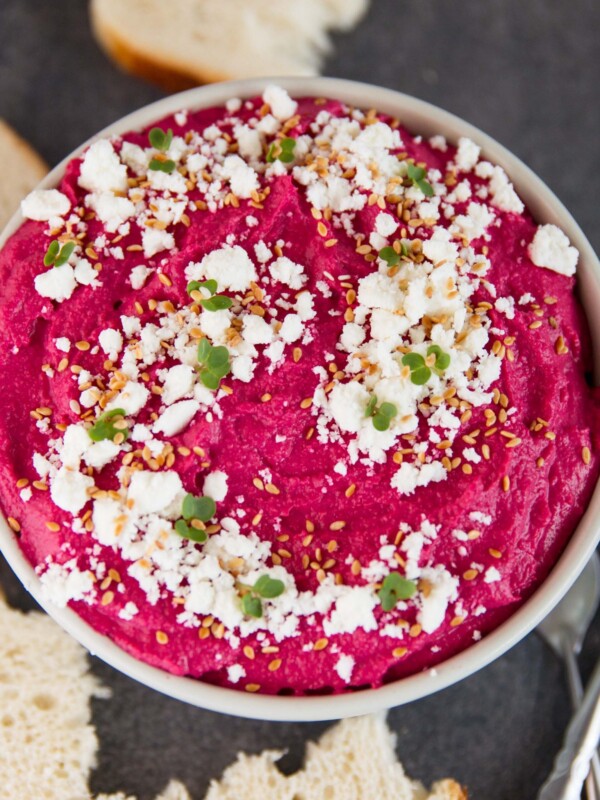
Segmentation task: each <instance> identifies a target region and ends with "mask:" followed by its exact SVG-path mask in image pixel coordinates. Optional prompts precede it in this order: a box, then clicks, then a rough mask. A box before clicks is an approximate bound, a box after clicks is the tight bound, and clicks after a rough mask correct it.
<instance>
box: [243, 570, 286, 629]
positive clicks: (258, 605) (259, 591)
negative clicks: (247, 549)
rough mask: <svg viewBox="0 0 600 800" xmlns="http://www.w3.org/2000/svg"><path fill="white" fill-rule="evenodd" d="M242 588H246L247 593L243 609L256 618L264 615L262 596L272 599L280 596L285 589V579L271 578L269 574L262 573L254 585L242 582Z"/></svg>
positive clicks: (247, 614) (244, 597)
mask: <svg viewBox="0 0 600 800" xmlns="http://www.w3.org/2000/svg"><path fill="white" fill-rule="evenodd" d="M241 588H242V589H244V590H245V594H244V595H243V597H242V610H243V612H244V614H246V616H248V617H255V618H256V619H259V618H260V617H262V615H263V606H262V601H261V598H263V599H264V600H272V599H273V598H274V597H279V595H280V594H283V592H284V590H285V586H284V584H283V581H280V580H277V578H271V576H270V575H268V574H266V575H261V576H260V578H259V579H258V580H257V581H256V583H255V584H254V586H246V585H244V584H241Z"/></svg>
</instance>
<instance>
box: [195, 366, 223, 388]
mask: <svg viewBox="0 0 600 800" xmlns="http://www.w3.org/2000/svg"><path fill="white" fill-rule="evenodd" d="M200 380H201V381H202V383H203V384H204V385H205V386H206V388H207V389H210V390H211V391H213V392H216V391H217V389H218V388H219V386H220V385H221V378H220V377H219V376H218V375H215V374H214V372H209V371H208V370H206V369H204V370H202V372H201V373H200Z"/></svg>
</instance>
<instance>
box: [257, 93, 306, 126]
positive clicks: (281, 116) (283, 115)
mask: <svg viewBox="0 0 600 800" xmlns="http://www.w3.org/2000/svg"><path fill="white" fill-rule="evenodd" d="M262 97H263V100H264V101H265V103H267V104H268V105H269V106H270V107H271V112H272V114H273V116H274V117H276V118H277V119H278V120H279V121H280V122H284V121H285V120H287V119H289V118H290V117H293V116H294V114H295V113H296V109H297V108H298V103H296V101H295V100H292V99H291V97H290V96H289V94H288V93H287V92H286V90H285V89H282V88H281V87H280V86H267V88H266V89H265V90H264V92H263V96H262Z"/></svg>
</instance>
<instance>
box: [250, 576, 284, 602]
mask: <svg viewBox="0 0 600 800" xmlns="http://www.w3.org/2000/svg"><path fill="white" fill-rule="evenodd" d="M284 590H285V586H284V583H283V581H280V580H277V579H276V578H271V576H270V575H261V576H260V578H259V579H258V580H257V581H256V583H255V584H254V591H255V592H256V593H257V594H259V595H260V596H261V597H264V598H265V599H266V600H270V599H271V598H273V597H279V595H280V594H283V592H284Z"/></svg>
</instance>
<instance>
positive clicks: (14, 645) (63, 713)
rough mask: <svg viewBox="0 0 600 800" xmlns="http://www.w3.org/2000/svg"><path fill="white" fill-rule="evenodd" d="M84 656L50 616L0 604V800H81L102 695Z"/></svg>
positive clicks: (92, 756) (93, 756)
mask: <svg viewBox="0 0 600 800" xmlns="http://www.w3.org/2000/svg"><path fill="white" fill-rule="evenodd" d="M101 694H102V691H101V689H100V685H99V683H98V682H97V681H96V679H95V678H94V677H92V675H90V674H89V672H88V664H87V658H86V653H85V650H84V649H83V648H82V647H81V646H80V645H79V644H77V642H75V640H74V639H71V637H70V636H68V635H67V634H66V633H64V632H63V631H62V630H61V629H60V628H59V627H58V625H56V624H55V623H54V622H53V621H52V620H51V619H50V617H47V616H46V615H45V614H40V613H38V612H32V613H29V614H23V613H22V612H20V611H14V610H13V609H10V608H9V607H8V606H7V605H6V604H5V603H4V602H0V800H26V798H27V800H86V798H88V797H89V790H88V779H89V776H90V772H91V770H92V768H93V766H94V765H95V760H96V750H97V748H98V740H97V738H96V732H95V730H94V728H93V726H92V725H91V724H90V717H91V711H90V698H91V697H92V696H94V695H98V696H99V695H101Z"/></svg>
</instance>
